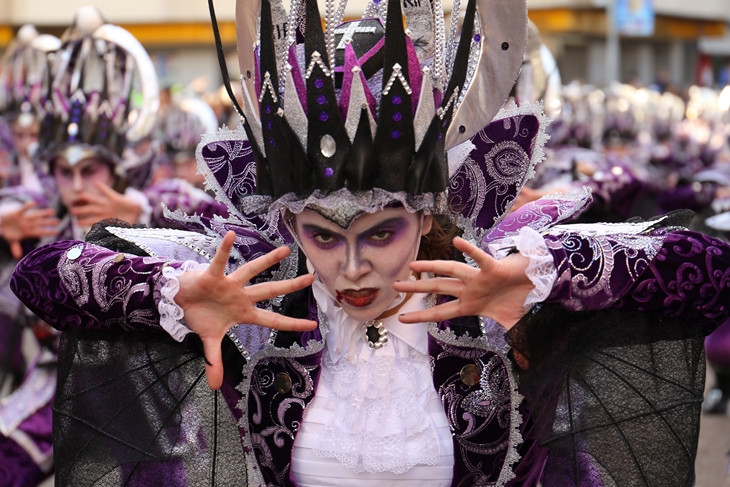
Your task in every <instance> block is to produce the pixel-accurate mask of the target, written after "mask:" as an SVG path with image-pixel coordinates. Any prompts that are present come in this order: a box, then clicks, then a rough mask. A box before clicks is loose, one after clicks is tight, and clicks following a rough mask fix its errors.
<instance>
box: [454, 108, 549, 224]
mask: <svg viewBox="0 0 730 487" xmlns="http://www.w3.org/2000/svg"><path fill="white" fill-rule="evenodd" d="M548 123H549V121H548V119H547V117H545V115H544V114H543V113H542V105H540V104H538V105H529V104H528V105H522V106H520V107H516V108H512V109H509V110H502V111H501V112H500V113H499V114H497V117H496V120H495V121H494V122H492V123H490V124H489V125H487V126H486V127H484V128H483V129H482V130H481V131H480V132H479V133H477V134H476V135H475V136H474V137H472V139H471V140H470V141H469V142H465V144H469V143H471V144H472V145H473V148H472V150H471V152H470V153H469V154H468V156H467V157H466V159H465V160H464V161H463V163H461V164H460V162H461V161H453V160H450V161H449V166H450V168H449V169H450V170H449V172H450V178H449V203H450V205H451V207H452V208H456V209H458V211H459V212H460V213H461V214H462V215H463V216H464V217H465V218H467V219H469V220H471V221H472V225H473V227H474V228H475V229H481V230H483V229H487V228H491V227H492V226H493V225H494V224H495V223H496V222H498V221H499V220H500V219H502V218H503V217H504V215H505V214H507V212H508V211H509V209H510V207H511V206H512V204H513V203H514V200H515V198H516V197H517V195H518V194H519V192H520V190H521V189H522V187H523V186H524V184H525V183H526V182H527V181H528V180H529V179H530V178H532V177H533V176H534V169H535V165H536V164H537V163H538V162H541V161H542V159H543V158H544V154H543V146H544V145H545V142H546V141H547V139H548V136H547V135H546V134H545V129H546V128H547V125H548ZM459 147H460V146H457V147H456V148H454V149H452V150H451V151H449V157H450V158H451V159H454V152H455V151H458V149H459ZM459 164H460V165H459ZM453 166H456V167H453Z"/></svg>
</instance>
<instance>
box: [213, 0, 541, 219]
mask: <svg viewBox="0 0 730 487" xmlns="http://www.w3.org/2000/svg"><path fill="white" fill-rule="evenodd" d="M209 4H210V5H211V6H212V0H209ZM345 8H346V0H343V1H341V2H340V4H339V6H338V7H337V8H335V5H334V0H328V1H327V11H326V13H325V14H326V15H325V26H324V29H323V28H322V22H321V20H320V12H319V8H318V6H317V2H316V0H303V1H302V0H294V1H293V2H292V5H291V8H290V12H289V13H288V14H287V13H286V11H285V10H284V7H283V6H282V3H281V0H262V1H261V4H260V9H259V5H258V4H257V2H252V1H249V0H238V2H237V12H236V22H237V38H238V52H239V65H240V68H241V73H242V79H241V81H242V87H243V98H244V107H243V109H242V110H241V114H242V116H243V118H244V128H245V131H246V134H247V136H248V139H249V143H250V145H251V149H252V151H253V155H254V158H255V160H256V186H257V187H256V191H257V194H258V195H259V196H258V198H251V201H250V205H249V209H250V210H251V211H253V212H265V211H272V210H278V209H281V208H286V209H288V210H290V211H292V212H294V213H297V212H299V211H302V210H303V209H304V208H305V207H312V206H314V207H317V208H318V209H320V210H322V211H329V212H330V213H332V218H333V220H335V221H338V223H340V224H344V226H346V225H349V223H348V222H349V221H351V219H352V217H353V216H354V215H355V214H357V212H361V211H376V210H377V209H380V208H382V207H384V206H385V205H387V204H390V203H392V202H394V201H398V202H401V203H403V205H404V206H406V207H407V208H408V209H411V210H414V211H415V210H424V211H427V212H441V211H444V210H445V208H446V190H447V186H448V165H447V161H446V151H447V150H448V149H450V148H452V147H454V146H456V145H458V144H460V143H462V142H464V141H466V140H467V139H469V138H470V137H472V136H474V135H475V134H476V133H477V132H478V131H479V130H480V129H482V128H483V127H484V126H485V125H486V124H487V123H488V122H489V121H490V120H491V119H492V118H493V117H494V115H495V114H496V113H497V111H498V110H499V109H500V108H501V107H502V104H503V103H504V100H505V99H506V98H507V96H508V94H509V92H510V89H511V88H512V86H513V85H514V82H515V79H516V78H517V75H518V73H519V69H520V66H521V64H522V57H523V52H524V49H525V43H526V32H527V11H526V6H525V2H524V0H469V3H468V5H467V7H466V11H465V15H464V19H463V24H462V29H461V34H460V36H459V39H458V42H457V39H456V37H457V34H456V31H457V18H458V15H454V16H453V17H452V22H451V25H450V26H449V28H448V29H447V26H446V23H445V21H444V14H443V6H442V5H441V2H440V1H439V0H436V1H434V2H405V3H404V4H401V3H400V2H398V1H390V2H386V0H373V2H372V3H371V4H369V5H368V7H367V9H366V10H365V14H364V15H363V19H362V20H357V21H352V22H347V23H344V24H343V23H342V19H343V17H344V12H345ZM259 10H260V22H257V20H259ZM458 11H459V2H458V0H457V1H456V2H455V5H454V12H458ZM213 17H214V16H213ZM404 20H405V22H404ZM214 24H215V22H214ZM404 24H405V25H404ZM257 39H259V41H258V42H257Z"/></svg>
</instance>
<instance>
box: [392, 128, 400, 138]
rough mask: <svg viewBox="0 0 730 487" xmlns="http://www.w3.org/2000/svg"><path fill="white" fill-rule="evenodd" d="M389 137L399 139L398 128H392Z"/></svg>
mask: <svg viewBox="0 0 730 487" xmlns="http://www.w3.org/2000/svg"><path fill="white" fill-rule="evenodd" d="M390 137H391V138H393V139H400V130H393V131H392V132H391V133H390Z"/></svg>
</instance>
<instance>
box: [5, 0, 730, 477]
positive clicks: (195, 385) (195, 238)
mask: <svg viewBox="0 0 730 487" xmlns="http://www.w3.org/2000/svg"><path fill="white" fill-rule="evenodd" d="M477 4H478V5H479V16H478V19H477V18H476V11H477V8H476V7H477ZM238 7H239V9H238V12H237V14H238V18H237V22H238V25H239V28H240V30H239V43H240V45H241V49H239V57H240V61H241V70H242V72H243V73H244V79H243V85H244V89H243V91H244V99H245V100H247V103H246V105H245V114H246V116H245V122H244V126H243V130H239V131H236V132H230V131H221V132H219V133H217V134H211V135H207V136H206V137H205V138H204V140H203V143H202V144H201V145H200V146H199V148H198V153H199V156H200V162H201V166H200V168H201V170H202V172H204V174H205V176H206V179H207V182H208V184H209V185H210V186H211V188H212V189H213V190H214V191H215V192H216V196H217V197H218V198H219V199H220V200H222V201H225V202H226V203H227V205H228V208H229V211H230V212H231V214H230V216H229V218H227V219H224V218H213V219H208V218H201V217H199V216H192V217H189V216H186V215H184V214H182V213H175V214H171V215H170V217H171V218H173V219H177V220H178V221H180V222H181V223H184V224H185V225H187V226H188V228H190V229H194V230H195V231H194V232H179V231H171V230H155V229H153V230H146V229H135V228H125V227H124V226H116V227H115V226H113V224H111V223H101V224H98V225H97V227H96V228H95V230H94V231H93V232H92V233H91V234H90V235H89V237H88V238H87V242H78V241H65V242H56V243H54V244H50V245H48V246H46V247H44V248H41V249H38V250H36V251H34V252H33V253H31V254H30V255H28V256H27V257H26V258H25V259H23V261H22V262H21V263H20V264H19V266H18V268H17V270H16V272H15V274H14V280H13V289H14V290H15V292H16V293H17V294H18V296H19V297H20V298H21V299H22V300H23V301H24V302H25V303H26V304H27V305H28V306H29V307H30V308H31V309H33V310H34V312H36V313H37V314H38V315H39V316H41V317H43V318H44V319H45V320H46V321H48V322H49V323H51V324H52V325H53V326H55V327H56V328H58V329H61V330H65V333H64V336H63V340H62V350H61V354H60V365H59V391H58V396H57V398H56V401H55V405H54V411H55V418H56V423H55V427H56V432H55V436H54V437H55V439H56V442H55V447H56V450H55V454H56V462H57V474H56V475H57V476H56V478H57V482H60V484H61V485H91V484H94V485H113V484H116V483H119V482H121V483H126V484H127V485H152V484H153V483H159V482H160V481H162V479H165V481H167V482H174V483H175V484H176V485H200V484H202V483H203V482H206V483H211V484H219V485H253V486H258V485H277V486H284V485H286V486H295V485H299V486H307V485H317V486H323V485H337V486H343V485H358V486H364V485H383V484H386V483H387V484H388V485H401V486H408V485H419V486H423V485H433V486H466V485H498V486H503V485H512V486H516V485H525V486H533V485H537V484H538V482H542V484H543V485H545V486H558V485H559V486H566V485H576V486H577V485H592V486H607V485H628V484H629V483H638V484H639V485H642V484H643V485H652V486H653V485H687V486H689V485H692V484H693V482H694V457H695V453H696V448H697V435H698V432H699V411H700V407H701V402H702V388H703V384H704V357H703V346H702V339H703V337H704V334H705V333H706V332H707V331H709V330H711V329H712V328H714V327H715V326H716V325H717V324H719V323H721V322H723V321H725V320H726V319H727V318H728V316H730V311H729V310H728V309H727V308H726V307H725V306H724V305H723V303H724V302H726V300H727V297H728V293H730V290H729V289H728V285H729V284H730V283H728V280H727V279H726V278H725V277H724V276H725V275H726V274H727V268H728V263H729V262H730V248H729V247H728V246H727V245H726V244H724V243H723V242H721V241H718V240H715V239H711V238H709V237H705V236H703V235H701V234H696V233H692V232H688V231H686V230H683V225H686V224H687V219H688V218H687V217H688V215H687V214H686V213H683V212H680V213H675V214H672V215H670V216H665V217H661V218H658V219H655V220H652V221H648V222H634V223H627V224H615V225H581V226H572V227H571V226H566V225H560V224H562V223H564V222H565V220H567V219H569V218H570V217H571V216H572V215H574V214H576V213H577V212H579V211H580V210H581V209H582V208H583V207H584V206H585V205H586V204H588V202H589V201H590V196H589V194H588V193H582V194H580V195H577V196H568V197H562V198H561V197H559V196H557V197H553V198H543V199H540V200H537V201H536V202H532V203H529V204H527V205H525V206H523V207H522V208H521V209H520V210H518V211H516V212H514V213H512V214H511V215H509V216H505V215H507V212H508V210H509V208H510V205H511V204H512V202H513V201H514V199H515V197H516V195H517V193H518V192H519V190H520V189H521V187H522V186H523V185H524V183H525V181H526V180H527V179H528V178H529V177H530V176H531V174H532V171H533V169H534V166H535V164H536V163H537V162H538V161H539V160H540V159H541V158H542V154H541V148H542V145H543V144H544V142H545V135H544V128H545V124H546V122H547V121H546V119H545V117H544V116H543V115H542V113H541V111H540V108H539V106H538V107H535V106H530V105H525V106H521V107H518V108H514V109H512V110H511V111H503V112H500V113H498V114H497V117H496V121H495V122H493V123H490V124H487V123H488V122H489V121H490V120H491V119H492V118H493V116H494V114H495V113H497V112H498V110H499V108H500V107H501V105H502V103H503V101H504V99H506V97H507V95H508V94H509V91H510V89H511V87H512V84H513V82H514V79H515V78H516V75H517V72H518V70H519V66H520V65H521V63H522V51H523V49H524V45H525V32H526V22H527V19H526V10H525V5H524V3H523V2H521V1H511V2H507V3H502V2H497V1H492V0H471V1H470V2H469V5H468V7H467V9H466V16H465V19H464V24H463V25H464V27H463V30H462V33H461V36H460V41H459V42H458V44H457V43H456V42H453V43H452V42H450V41H449V39H448V36H447V35H436V36H435V37H434V38H433V43H432V44H431V43H429V42H426V41H428V40H429V38H428V36H427V35H426V38H425V39H424V40H421V41H420V42H419V43H418V46H419V47H418V48H416V47H415V43H414V42H413V41H412V40H411V39H413V38H419V39H420V37H419V32H422V31H419V29H423V28H424V24H423V21H424V19H429V18H430V19H432V21H433V23H432V24H430V25H431V27H428V29H431V28H434V29H435V31H436V32H437V34H438V33H439V32H440V33H441V34H444V30H443V24H440V25H441V27H439V12H438V9H437V12H436V15H432V11H431V6H430V5H428V4H423V5H417V4H415V3H408V4H407V5H406V6H405V7H404V8H403V10H402V9H401V4H400V2H392V1H391V2H388V5H387V7H386V6H384V5H380V4H379V3H373V4H371V5H370V6H369V7H368V9H367V10H366V13H365V18H364V19H363V20H360V21H354V22H348V23H345V24H342V25H340V19H339V18H338V15H337V14H336V13H335V12H334V10H332V11H330V12H329V15H327V22H326V30H325V32H323V31H322V25H321V23H320V16H319V11H318V7H317V3H316V1H314V0H309V1H306V2H305V3H303V4H301V3H295V5H294V6H293V7H292V12H291V17H289V18H287V16H286V15H285V14H282V12H283V7H282V6H281V4H280V3H274V4H272V3H270V2H269V0H263V2H262V3H261V9H260V11H261V23H260V25H261V32H260V33H258V34H257V32H256V30H249V27H250V26H255V25H256V24H257V18H258V11H259V5H256V4H254V3H252V2H244V1H242V2H239V5H238ZM437 7H438V6H437ZM423 9H426V10H425V11H424V10H423ZM404 14H405V19H406V27H407V28H408V31H409V33H410V37H409V36H407V35H406V32H405V31H404V26H403V22H402V18H403V15H404ZM284 20H287V21H288V22H287V25H288V28H289V29H290V31H289V35H288V36H286V37H285V38H284V40H283V42H284V43H285V44H284V45H283V46H277V44H276V42H275V40H274V39H275V37H274V32H275V26H276V25H280V24H281V23H282V22H283V21H284ZM335 29H337V31H339V34H338V33H337V32H336V30H335ZM428 29H427V30H428ZM303 31H306V35H302V34H303ZM259 37H260V39H261V45H260V48H259V49H257V51H256V52H257V53H258V59H257V56H254V55H253V54H252V53H251V52H250V51H249V50H248V49H247V48H246V47H247V46H251V45H253V43H254V42H253V41H255V40H256V39H257V38H259ZM282 37H283V36H282ZM339 41H341V43H342V49H341V50H342V52H341V53H338V52H337V51H338V49H337V46H339V45H340V42H339ZM429 46H431V47H429ZM451 46H454V49H456V52H455V53H454V54H455V55H454V56H453V57H452V54H451V53H449V52H448V51H449V50H450V49H451ZM456 46H458V47H456ZM278 47H282V49H277V48H278ZM419 49H421V51H419ZM430 49H433V51H430ZM444 50H446V54H445V55H444ZM419 52H420V54H421V55H423V56H424V58H425V59H426V60H428V63H429V64H430V67H424V68H420V67H419V64H420V62H419V59H418V55H419ZM437 53H439V54H437ZM282 56H283V57H282ZM432 57H433V58H434V59H433V61H431V58H432ZM284 59H287V62H288V65H289V66H290V68H289V67H287V69H286V70H285V77H286V79H287V81H286V83H285V86H286V88H285V89H284V91H283V93H282V92H281V91H280V89H279V86H280V85H279V81H280V78H279V68H280V66H281V65H282V64H283V60H284ZM338 59H339V62H338ZM446 59H454V61H453V63H451V64H450V65H449V67H448V69H446V66H445V65H446V64H448V63H446V61H445V60H446ZM257 61H258V62H257ZM470 61H471V62H470ZM441 63H443V64H441ZM339 67H344V69H340V70H339V71H338V68H339ZM426 68H427V69H426ZM381 70H382V71H381ZM249 73H250V74H251V77H250V78H249V76H248V74H249ZM253 73H259V76H258V79H259V80H260V85H259V88H260V90H258V89H257V86H256V82H255V80H254V76H253ZM261 73H263V75H261ZM338 73H342V77H341V82H342V85H341V87H342V89H341V90H340V96H339V97H338V96H337V95H336V93H337V91H336V87H337V86H338V79H339V76H338ZM465 86H468V88H467V89H464V90H463V93H462V92H461V91H462V89H463V88H464V87H465ZM419 88H420V89H419ZM432 95H433V96H432ZM461 97H463V98H461ZM253 99H257V100H258V101H259V104H253V103H250V101H251V100H253ZM376 100H379V102H376ZM459 101H461V103H459ZM282 105H283V107H282ZM373 105H374V106H373ZM305 106H306V107H307V110H306V111H305V110H304V107H305ZM436 107H438V108H436ZM375 115H377V123H375ZM305 137H306V138H305ZM447 149H451V150H450V151H449V152H448V161H447V152H446V150H447ZM254 169H255V171H254ZM254 172H255V176H254ZM254 177H255V181H254ZM250 190H255V191H256V194H252V192H251V191H250ZM456 229H458V230H456ZM452 231H458V233H459V234H461V236H462V239H456V240H454V245H455V247H452V246H451V245H450V244H447V245H443V242H444V241H446V242H449V241H450V240H451V233H452ZM94 242H96V243H99V244H102V245H95V244H94ZM277 247H278V248H277ZM214 249H217V251H216V253H215V256H214V255H213V251H214ZM290 249H292V250H293V252H292V251H291V250H290ZM487 251H489V253H491V254H492V256H490V255H489V254H488V253H487ZM496 257H499V258H501V260H497V259H496ZM414 259H415V261H414ZM439 259H443V260H439ZM208 264H209V265H208ZM226 273H228V275H226ZM51 290H52V291H51ZM536 303H538V304H536ZM527 309H529V310H530V311H529V312H527V311H526V310H527ZM269 328H275V329H278V330H279V331H278V332H274V333H269V331H268V329H269ZM504 329H509V333H508V334H507V339H508V341H509V342H510V343H511V344H512V347H510V346H507V344H506V343H505V336H504ZM170 337H172V338H170ZM175 341H179V342H182V345H176V343H175ZM201 345H202V350H204V355H205V360H206V361H207V363H208V365H207V366H206V367H205V372H206V373H207V377H208V383H209V385H210V387H211V388H212V389H220V392H213V393H206V391H205V390H204V389H205V385H204V380H203V377H204V372H203V359H202V358H201V357H200V355H199V354H198V353H196V352H195V347H196V346H198V347H199V346H201ZM188 347H191V348H192V349H193V351H190V350H189V349H188ZM198 351H200V348H198ZM222 356H224V357H225V359H224V360H225V364H226V366H225V369H224V368H223V365H222ZM516 374H519V376H520V382H519V386H518V383H517V379H516ZM128 391H135V392H134V393H133V394H130V393H128ZM523 395H524V396H525V397H524V400H523ZM223 403H225V404H226V405H227V406H228V407H229V409H230V413H229V412H228V411H226V410H225V408H223V407H222V404H223ZM219 405H220V406H219ZM236 426H237V427H236Z"/></svg>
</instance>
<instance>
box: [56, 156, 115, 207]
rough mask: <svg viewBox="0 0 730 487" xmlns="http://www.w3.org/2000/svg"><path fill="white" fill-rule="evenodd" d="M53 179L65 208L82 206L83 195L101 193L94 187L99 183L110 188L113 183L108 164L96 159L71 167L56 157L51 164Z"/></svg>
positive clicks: (61, 158)
mask: <svg viewBox="0 0 730 487" xmlns="http://www.w3.org/2000/svg"><path fill="white" fill-rule="evenodd" d="M53 177H54V178H55V179H56V185H57V186H58V191H59V193H60V195H61V202H62V203H63V205H64V206H65V207H66V208H72V207H74V206H78V205H79V204H83V201H82V198H81V196H82V195H83V193H85V192H88V193H94V194H99V195H102V193H101V192H100V191H99V190H98V189H97V188H96V186H94V181H99V182H101V183H104V184H106V185H107V186H111V185H112V184H113V183H114V176H113V174H112V171H111V168H110V167H109V164H107V163H105V162H104V161H102V160H100V159H96V158H93V157H92V158H88V159H83V160H81V161H79V162H78V163H76V164H73V165H71V164H70V163H69V162H68V161H67V160H66V159H65V158H63V157H57V158H56V160H55V161H54V163H53Z"/></svg>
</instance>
